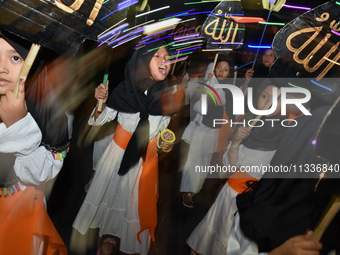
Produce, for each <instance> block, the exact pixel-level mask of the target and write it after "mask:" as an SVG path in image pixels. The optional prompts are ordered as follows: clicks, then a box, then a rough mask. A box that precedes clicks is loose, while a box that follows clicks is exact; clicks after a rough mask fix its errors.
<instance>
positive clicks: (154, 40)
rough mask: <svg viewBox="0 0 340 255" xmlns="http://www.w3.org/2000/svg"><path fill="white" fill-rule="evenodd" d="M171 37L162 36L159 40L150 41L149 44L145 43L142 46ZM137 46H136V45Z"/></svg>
mask: <svg viewBox="0 0 340 255" xmlns="http://www.w3.org/2000/svg"><path fill="white" fill-rule="evenodd" d="M170 37H171V36H164V37H162V38H159V39H156V40H153V41H150V42H147V43H144V45H146V44H149V43H153V42H157V41H160V40H164V39H166V38H170ZM136 46H137V45H136ZM138 46H139V45H138Z"/></svg>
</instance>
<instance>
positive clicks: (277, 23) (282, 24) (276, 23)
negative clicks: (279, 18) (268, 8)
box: [259, 21, 286, 26]
mask: <svg viewBox="0 0 340 255" xmlns="http://www.w3.org/2000/svg"><path fill="white" fill-rule="evenodd" d="M259 24H263V25H266V24H267V25H274V26H275V25H276V26H284V25H286V23H280V22H262V21H259Z"/></svg>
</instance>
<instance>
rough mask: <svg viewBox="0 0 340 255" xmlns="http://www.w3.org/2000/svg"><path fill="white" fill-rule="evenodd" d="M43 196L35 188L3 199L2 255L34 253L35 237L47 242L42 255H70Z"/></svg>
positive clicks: (0, 198)
mask: <svg viewBox="0 0 340 255" xmlns="http://www.w3.org/2000/svg"><path fill="white" fill-rule="evenodd" d="M43 197H44V192H43V190H38V189H36V188H35V187H33V186H28V187H27V188H26V189H25V190H19V191H17V190H16V191H15V192H14V194H11V193H9V194H8V195H7V196H6V197H4V196H1V197H0V208H1V210H0V219H1V221H0V231H1V233H0V235H1V237H0V251H1V254H34V246H33V236H34V235H35V236H38V237H39V238H40V239H42V240H43V241H44V252H43V254H47V255H52V254H61V255H66V254H67V249H66V246H65V245H64V243H63V241H62V240H61V238H60V236H59V234H58V232H57V230H56V229H55V227H54V225H53V223H52V221H51V219H50V217H49V216H48V214H47V211H46V208H45V204H44V202H43Z"/></svg>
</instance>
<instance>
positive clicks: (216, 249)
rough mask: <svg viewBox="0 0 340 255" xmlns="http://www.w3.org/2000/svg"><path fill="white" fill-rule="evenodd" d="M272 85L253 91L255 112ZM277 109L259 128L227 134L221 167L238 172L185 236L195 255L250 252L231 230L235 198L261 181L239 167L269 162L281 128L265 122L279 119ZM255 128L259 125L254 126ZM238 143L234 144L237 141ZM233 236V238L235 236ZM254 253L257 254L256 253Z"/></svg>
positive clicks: (248, 117) (268, 97) (239, 235)
mask: <svg viewBox="0 0 340 255" xmlns="http://www.w3.org/2000/svg"><path fill="white" fill-rule="evenodd" d="M274 87H275V86H274V85H271V83H268V82H265V83H264V84H262V85H260V86H259V89H258V91H257V96H256V98H258V100H257V109H259V110H262V109H264V106H265V105H266V104H267V103H268V102H271V101H272V90H273V88H274ZM280 111H281V107H280V104H278V107H277V108H276V110H275V111H274V112H273V113H272V114H271V115H269V116H263V117H262V118H261V120H262V121H263V123H264V125H263V126H261V127H254V128H252V129H250V128H249V127H244V126H239V127H237V128H235V129H234V131H233V133H232V135H231V142H230V143H229V146H228V150H227V151H226V152H225V154H224V157H223V164H224V166H232V167H235V169H238V170H237V171H236V172H235V173H233V174H232V175H231V176H230V177H229V179H228V181H227V183H226V184H225V185H224V187H223V188H222V190H221V191H220V193H219V195H218V197H217V198H216V201H215V202H214V204H213V205H212V206H211V208H210V210H209V211H208V213H207V214H206V216H205V217H204V218H203V220H202V221H201V222H200V223H199V225H198V226H197V227H196V228H195V230H194V231H193V232H192V234H191V235H190V236H189V238H188V240H187V243H188V244H189V246H190V247H191V249H192V250H193V251H192V253H193V254H196V252H197V253H198V254H203V255H209V254H228V255H230V254H233V255H234V254H240V255H241V254H246V253H247V252H251V250H247V249H251V248H253V247H252V246H249V245H248V244H249V242H250V241H249V240H248V239H247V238H246V237H244V236H243V235H242V233H241V232H237V233H236V234H235V231H234V227H233V226H238V225H239V224H238V221H237V219H236V220H235V213H236V212H237V206H236V196H237V195H238V194H239V193H242V192H245V191H246V190H248V189H249V188H250V187H251V185H252V184H253V183H254V182H257V181H258V180H259V179H261V176H262V171H258V172H255V171H254V172H244V171H240V169H242V167H247V166H260V165H262V166H265V165H268V164H269V162H270V160H271V159H272V157H273V155H274V153H275V151H276V148H277V146H278V144H279V142H280V139H281V136H282V131H283V128H282V127H281V125H280V123H279V122H276V123H274V122H272V121H266V120H270V119H278V118H280V117H281V116H280ZM255 117H256V116H254V115H253V114H250V113H248V114H246V116H244V119H245V123H248V120H251V119H254V118H255ZM257 125H259V124H257ZM241 140H242V142H241V144H239V143H238V142H239V141H241ZM235 235H237V237H235ZM256 253H257V251H256Z"/></svg>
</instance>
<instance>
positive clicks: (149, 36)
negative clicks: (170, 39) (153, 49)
mask: <svg viewBox="0 0 340 255" xmlns="http://www.w3.org/2000/svg"><path fill="white" fill-rule="evenodd" d="M172 29H173V28H168V29H165V30H162V31H160V32H157V33H154V34H151V35H147V36H144V37H143V38H142V39H146V38H149V39H150V38H151V37H153V36H155V35H158V34H162V33H164V32H166V31H169V30H172ZM169 35H170V34H169Z"/></svg>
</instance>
